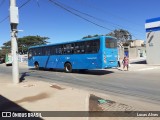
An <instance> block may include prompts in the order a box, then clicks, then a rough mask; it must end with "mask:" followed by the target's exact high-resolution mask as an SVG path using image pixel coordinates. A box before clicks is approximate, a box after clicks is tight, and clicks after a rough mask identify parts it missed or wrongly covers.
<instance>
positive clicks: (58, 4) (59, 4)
mask: <svg viewBox="0 0 160 120" xmlns="http://www.w3.org/2000/svg"><path fill="white" fill-rule="evenodd" d="M49 1H50V2H52V3H53V4H55V5H56V6H58V7H60V8H62V9H64V10H66V11H67V12H70V13H72V14H74V15H76V16H78V17H80V18H81V19H84V20H86V21H87V22H90V23H92V24H94V25H96V26H98V27H101V28H104V29H107V30H110V31H113V30H112V29H110V28H106V27H104V26H102V25H99V24H97V23H95V22H93V21H91V20H88V19H87V18H85V17H82V16H80V15H79V14H76V13H74V12H72V11H71V10H74V11H76V12H78V13H81V14H84V15H87V16H89V17H91V18H94V19H96V20H101V19H99V18H96V17H94V16H92V15H89V14H87V13H84V12H81V11H79V10H76V9H74V8H71V7H69V6H67V5H64V4H62V3H60V2H59V3H58V2H55V0H54V1H53V0H49ZM66 7H67V8H69V9H71V10H69V9H67V8H66ZM119 26H120V25H119ZM131 35H132V36H133V37H135V38H137V37H136V36H135V35H133V34H131Z"/></svg>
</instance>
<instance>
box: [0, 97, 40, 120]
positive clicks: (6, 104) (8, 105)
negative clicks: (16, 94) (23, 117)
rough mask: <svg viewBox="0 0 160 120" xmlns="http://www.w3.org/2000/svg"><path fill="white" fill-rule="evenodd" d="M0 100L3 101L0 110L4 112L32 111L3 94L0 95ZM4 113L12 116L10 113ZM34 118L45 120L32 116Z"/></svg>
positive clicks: (5, 115) (35, 119) (0, 103)
mask: <svg viewBox="0 0 160 120" xmlns="http://www.w3.org/2000/svg"><path fill="white" fill-rule="evenodd" d="M0 101H1V102H0V111H2V112H14V113H16V112H18V113H19V112H20V113H21V112H22V113H31V112H30V111H28V110H26V109H24V108H23V107H21V106H19V105H17V104H16V103H14V102H13V101H10V100H9V99H7V98H5V97H3V96H2V95H0ZM2 115H3V116H4V117H7V116H11V114H10V113H3V114H2ZM15 119H16V118H15ZM30 119H31V118H30ZM32 119H34V120H43V119H42V118H32Z"/></svg>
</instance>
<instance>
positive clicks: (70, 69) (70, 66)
mask: <svg viewBox="0 0 160 120" xmlns="http://www.w3.org/2000/svg"><path fill="white" fill-rule="evenodd" d="M64 70H65V72H67V73H71V72H72V65H71V64H70V63H66V64H65V65H64Z"/></svg>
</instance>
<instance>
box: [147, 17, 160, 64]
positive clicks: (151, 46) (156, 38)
mask: <svg viewBox="0 0 160 120" xmlns="http://www.w3.org/2000/svg"><path fill="white" fill-rule="evenodd" d="M145 28H146V38H147V41H146V50H147V63H148V64H155V65H160V17H159V18H153V19H148V20H146V24H145Z"/></svg>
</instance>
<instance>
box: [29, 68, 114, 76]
mask: <svg viewBox="0 0 160 120" xmlns="http://www.w3.org/2000/svg"><path fill="white" fill-rule="evenodd" d="M29 70H30V71H31V70H34V71H36V69H34V68H30V69H29ZM38 71H48V72H59V73H60V72H61V73H65V72H64V70H63V69H39V70H38ZM111 73H114V72H113V71H109V70H84V71H83V70H73V72H72V73H67V74H84V75H106V74H111Z"/></svg>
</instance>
